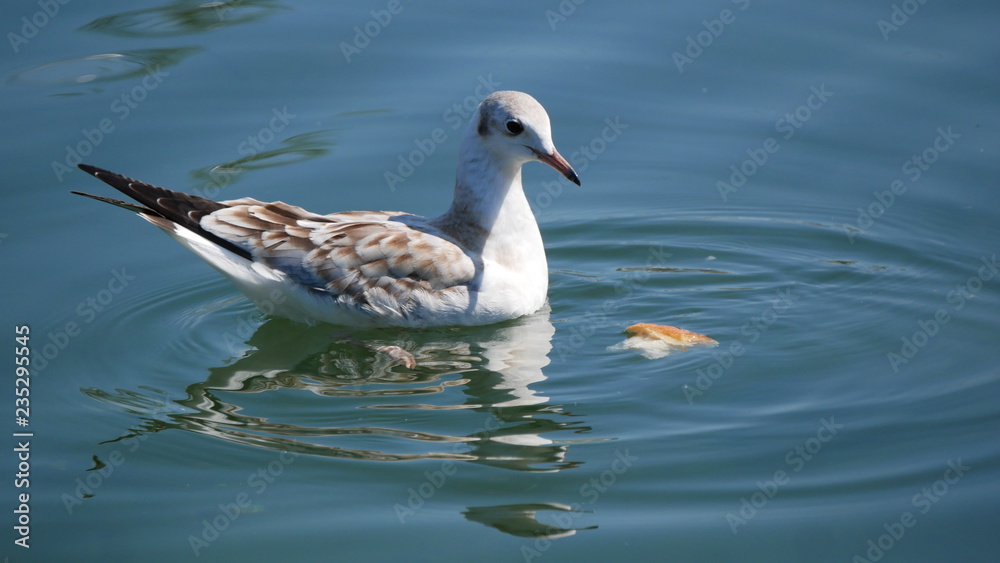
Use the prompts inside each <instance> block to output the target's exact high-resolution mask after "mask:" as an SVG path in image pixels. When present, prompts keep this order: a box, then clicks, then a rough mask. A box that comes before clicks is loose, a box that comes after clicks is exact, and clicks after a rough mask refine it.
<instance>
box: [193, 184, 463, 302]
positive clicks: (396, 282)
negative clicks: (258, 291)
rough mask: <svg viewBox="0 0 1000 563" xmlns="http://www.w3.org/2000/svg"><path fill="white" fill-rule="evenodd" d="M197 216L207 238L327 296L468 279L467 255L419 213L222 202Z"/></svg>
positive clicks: (437, 286) (430, 287)
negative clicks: (243, 250)
mask: <svg viewBox="0 0 1000 563" xmlns="http://www.w3.org/2000/svg"><path fill="white" fill-rule="evenodd" d="M223 203H224V204H225V205H227V207H226V208H224V209H220V210H218V211H215V212H214V213H212V214H210V215H208V216H206V217H205V218H203V219H202V221H201V225H202V227H203V228H205V229H206V230H208V231H210V232H212V233H214V234H215V235H217V236H219V237H222V238H225V239H226V240H230V241H233V242H234V243H236V244H239V245H241V246H245V247H248V248H249V249H250V251H251V253H252V254H253V257H254V259H255V260H259V261H261V262H264V263H266V264H268V265H269V266H271V267H274V268H276V269H280V270H282V271H284V272H285V273H287V274H288V275H290V276H292V277H293V278H294V279H296V280H298V281H299V282H301V283H303V284H306V285H309V286H311V287H315V288H317V289H322V290H325V291H328V292H330V293H332V294H334V295H352V296H360V295H362V294H363V293H364V292H365V291H366V290H368V289H372V288H382V289H384V290H385V291H387V292H388V293H389V294H390V295H393V296H403V295H404V294H406V293H408V292H411V291H413V290H415V289H423V290H426V291H441V290H445V289H448V288H452V287H456V286H461V285H465V284H468V283H469V282H470V281H472V280H473V278H474V277H475V274H476V265H475V263H474V262H473V260H472V259H471V258H470V257H469V256H468V255H467V254H466V253H465V252H464V251H463V250H462V248H461V247H460V246H458V245H457V244H456V243H455V242H454V241H452V240H451V239H450V238H448V237H447V236H445V235H444V234H442V233H440V232H439V231H437V230H436V229H434V228H433V227H430V226H428V225H426V221H425V220H423V219H422V218H419V217H416V216H413V215H407V214H403V213H396V212H348V213H335V214H332V215H317V214H315V213H310V212H308V211H306V210H304V209H302V208H300V207H295V206H292V205H288V204H285V203H281V202H275V203H262V202H259V201H256V200H253V199H249V198H247V199H241V200H234V201H227V202H223Z"/></svg>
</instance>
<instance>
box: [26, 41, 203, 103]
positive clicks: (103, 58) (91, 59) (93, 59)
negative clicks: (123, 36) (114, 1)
mask: <svg viewBox="0 0 1000 563" xmlns="http://www.w3.org/2000/svg"><path fill="white" fill-rule="evenodd" d="M201 50H202V49H201V48H200V47H170V48H162V49H135V50H130V51H122V52H120V53H102V54H97V55H89V56H86V57H78V58H73V59H64V60H61V61H54V62H50V63H46V64H43V65H39V66H36V67H33V68H29V69H26V70H20V71H17V72H14V73H12V74H11V75H10V76H8V77H7V83H8V84H13V85H24V86H66V85H69V86H82V85H86V87H87V90H79V91H71V92H63V93H62V94H63V95H77V94H82V93H86V92H100V91H103V88H102V87H100V86H99V85H101V84H105V83H109V82H116V81H121V80H129V79H133V78H138V77H142V76H146V75H147V74H150V73H151V72H155V71H157V70H158V69H161V68H167V67H170V66H173V65H175V64H177V63H179V62H181V61H182V60H184V59H186V58H187V57H189V56H191V55H193V54H195V53H198V52H200V51H201Z"/></svg>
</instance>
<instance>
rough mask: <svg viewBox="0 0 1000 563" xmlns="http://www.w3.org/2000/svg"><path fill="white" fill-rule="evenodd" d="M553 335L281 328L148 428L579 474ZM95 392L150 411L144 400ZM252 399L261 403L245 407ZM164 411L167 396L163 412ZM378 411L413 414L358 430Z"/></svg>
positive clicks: (522, 329)
mask: <svg viewBox="0 0 1000 563" xmlns="http://www.w3.org/2000/svg"><path fill="white" fill-rule="evenodd" d="M554 333H555V329H554V327H553V326H552V323H551V322H549V318H548V308H547V307H546V308H545V310H543V311H540V312H539V313H537V314H535V315H530V316H527V317H524V318H521V319H518V320H516V321H511V322H508V323H504V324H501V325H496V326H490V327H478V328H465V329H447V328H442V329H423V330H418V331H413V330H410V331H406V332H404V331H402V330H388V329H379V330H369V331H355V332H353V333H351V334H350V335H344V336H343V337H338V335H332V336H331V328H330V327H304V326H301V325H296V324H294V323H291V322H289V321H285V320H282V319H274V320H270V321H268V322H266V323H265V324H264V325H262V326H261V327H259V329H258V330H257V331H256V333H255V334H254V335H253V336H252V337H251V338H250V339H249V340H248V342H247V344H248V347H249V348H250V350H248V352H247V353H246V354H245V355H244V356H243V357H241V358H239V359H237V360H236V361H235V362H233V363H231V364H229V365H224V366H221V367H218V368H212V369H211V370H210V371H211V373H210V375H209V377H208V379H207V380H205V381H203V382H200V383H194V384H191V385H188V386H187V388H186V389H185V391H186V393H187V397H186V398H184V399H181V400H175V401H173V405H172V406H174V407H176V408H173V409H172V412H169V413H162V412H161V413H159V414H156V415H155V416H153V417H151V418H149V419H147V420H148V422H147V425H146V430H153V431H155V430H160V429H163V428H180V429H184V430H190V431H193V432H198V433H200V434H205V435H209V436H213V437H216V438H220V439H223V440H226V441H231V442H238V443H243V444H247V445H252V446H255V447H262V448H268V449H273V450H280V451H292V452H298V453H307V454H313V455H321V456H329V457H342V458H354V459H365V460H381V461H404V460H415V459H452V460H462V461H470V462H474V463H482V464H488V465H494V466H499V467H505V468H508V469H514V470H522V471H558V470H560V469H565V468H568V467H572V466H574V465H575V463H574V462H571V461H567V460H566V456H567V452H568V448H569V444H571V443H573V442H574V441H585V440H570V439H560V437H561V436H560V435H559V433H562V434H565V432H566V431H567V430H572V431H573V432H574V433H579V432H581V431H586V430H587V428H586V427H585V426H582V425H581V423H580V422H578V421H575V420H572V419H571V418H570V417H572V416H573V415H572V414H569V413H566V412H564V411H563V409H562V408H561V407H559V406H557V405H549V404H547V403H548V401H549V399H548V398H547V397H545V396H544V395H540V394H539V393H538V389H537V387H538V385H539V384H540V383H541V382H543V381H544V380H545V375H544V373H543V371H542V369H543V368H544V367H545V366H546V365H548V363H549V359H548V356H547V354H548V353H549V351H550V349H551V339H552V336H553V334H554ZM361 343H364V344H361ZM386 347H389V348H393V347H395V348H398V349H399V350H401V351H404V352H405V353H406V354H407V355H409V356H411V357H412V358H413V360H414V362H415V367H412V368H410V367H407V366H406V365H404V364H402V363H400V361H399V360H398V359H396V358H393V357H391V356H390V355H389V354H387V353H386V352H384V348H386ZM378 348H383V351H379V350H377V349H378ZM533 387H534V388H533ZM299 391H308V392H309V393H310V395H307V396H306V398H305V399H296V401H297V402H298V403H300V404H298V405H297V406H296V409H295V414H294V415H289V414H288V412H289V411H288V409H287V407H288V397H289V393H294V392H299ZM86 392H87V394H89V395H91V396H92V397H94V398H97V399H100V400H102V401H106V402H109V403H113V404H116V405H117V406H120V407H126V408H129V409H131V410H132V411H134V412H137V411H138V412H141V411H140V409H137V408H136V403H137V401H136V397H135V394H136V392H128V393H126V392H121V391H118V392H113V393H112V392H106V391H102V390H97V389H90V390H86ZM246 393H254V394H256V395H255V396H254V398H253V400H252V401H247V400H245V399H246V398H249V397H247V396H246V395H245V394H246ZM308 397H313V399H309V398H308ZM316 397H319V398H322V399H323V400H321V401H319V402H317V400H316V399H315V398H316ZM334 399H337V400H338V401H337V402H331V401H332V400H334ZM162 404H163V403H162V400H161V399H160V397H157V405H158V409H160V410H161V411H162ZM368 409H378V410H379V411H383V412H384V411H385V410H397V411H403V413H404V416H400V417H396V418H395V419H393V420H394V422H393V423H392V424H391V425H386V424H384V423H382V424H379V425H365V424H363V423H362V424H361V425H357V424H356V422H355V421H357V419H358V416H359V414H360V413H363V412H365V411H367V410H368ZM407 411H410V412H414V413H420V414H419V416H410V415H405V413H406V412H407ZM435 412H436V413H439V414H432V413H435ZM373 415H374V413H373ZM362 418H364V415H363V414H362ZM369 418H373V419H374V418H378V419H380V420H382V421H385V420H387V418H386V417H384V416H371V417H369ZM303 421H310V423H308V424H307V423H304V422H303ZM317 421H318V422H320V424H316V422H317ZM326 421H328V423H326ZM338 421H340V422H339V423H338ZM346 421H351V422H350V423H348V424H345V423H344V422H346ZM428 428H433V429H434V430H428ZM441 428H449V429H451V431H449V432H442V431H441V430H440V429H441Z"/></svg>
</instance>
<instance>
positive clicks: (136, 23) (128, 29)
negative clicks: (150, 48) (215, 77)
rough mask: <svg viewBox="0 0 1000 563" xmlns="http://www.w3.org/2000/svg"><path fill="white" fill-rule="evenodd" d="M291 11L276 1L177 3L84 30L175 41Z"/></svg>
mask: <svg viewBox="0 0 1000 563" xmlns="http://www.w3.org/2000/svg"><path fill="white" fill-rule="evenodd" d="M280 9H288V8H286V7H284V6H282V5H280V4H279V3H278V2H275V1H273V0H233V1H230V2H204V3H192V2H176V3H172V4H167V5H164V6H156V7H151V8H143V9H139V10H130V11H127V12H119V13H116V14H110V15H107V16H102V17H99V18H97V19H95V20H93V21H91V22H90V23H88V24H87V25H85V26H83V29H85V30H87V31H95V32H98V33H103V34H107V35H114V36H118V37H174V36H177V35H186V34H191V33H204V32H208V31H213V30H217V29H221V28H223V27H228V26H232V25H240V24H246V23H251V22H255V21H259V20H261V19H263V18H265V17H267V16H269V15H271V14H273V13H274V12H276V11H277V10H280Z"/></svg>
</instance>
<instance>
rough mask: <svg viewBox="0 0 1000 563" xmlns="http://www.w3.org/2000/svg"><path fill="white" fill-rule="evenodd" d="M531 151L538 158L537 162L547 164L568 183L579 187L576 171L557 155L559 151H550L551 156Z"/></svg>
mask: <svg viewBox="0 0 1000 563" xmlns="http://www.w3.org/2000/svg"><path fill="white" fill-rule="evenodd" d="M528 148H531V147H528ZM531 150H532V152H534V153H535V156H537V157H538V160H541V161H542V162H544V163H545V164H548V165H549V166H551V167H552V168H555V169H556V170H558V171H559V173H560V174H562V175H563V176H565V177H566V179H567V180H569V181H570V182H573V183H574V184H576V185H578V186H579V185H580V177H579V176H577V175H576V170H573V167H572V166H570V165H569V163H568V162H566V159H565V158H563V157H562V155H561V154H559V151H557V150H555V149H552V154H546V153H544V152H542V151H539V150H535V149H531Z"/></svg>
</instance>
